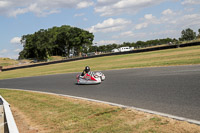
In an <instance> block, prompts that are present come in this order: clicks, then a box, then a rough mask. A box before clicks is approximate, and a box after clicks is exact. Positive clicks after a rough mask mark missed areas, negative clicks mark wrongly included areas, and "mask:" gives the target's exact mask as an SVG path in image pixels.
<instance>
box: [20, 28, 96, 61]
mask: <svg viewBox="0 0 200 133" xmlns="http://www.w3.org/2000/svg"><path fill="white" fill-rule="evenodd" d="M93 39H94V35H93V34H92V33H89V32H88V31H85V30H83V29H80V28H77V27H71V26H68V25H63V26H61V27H53V28H49V29H46V30H44V29H41V30H39V31H37V32H35V33H33V34H28V35H23V36H22V39H21V43H22V45H23V47H24V49H23V51H21V52H20V56H19V59H24V58H32V59H38V60H44V59H47V58H49V56H54V55H58V56H69V54H70V52H71V51H72V50H75V51H74V52H75V53H77V55H78V54H79V53H81V52H83V51H84V50H88V49H89V46H91V45H92V41H93Z"/></svg>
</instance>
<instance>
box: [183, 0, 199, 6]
mask: <svg viewBox="0 0 200 133" xmlns="http://www.w3.org/2000/svg"><path fill="white" fill-rule="evenodd" d="M181 4H182V5H198V4H200V1H199V0H184V1H183V2H181Z"/></svg>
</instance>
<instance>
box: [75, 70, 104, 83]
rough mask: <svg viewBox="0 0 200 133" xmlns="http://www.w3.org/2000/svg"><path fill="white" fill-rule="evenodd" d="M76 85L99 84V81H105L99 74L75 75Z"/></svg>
mask: <svg viewBox="0 0 200 133" xmlns="http://www.w3.org/2000/svg"><path fill="white" fill-rule="evenodd" d="M76 79H77V84H88V85H89V84H100V83H101V81H103V80H105V75H104V74H103V73H101V72H89V73H86V74H85V75H84V76H81V75H77V76H76Z"/></svg>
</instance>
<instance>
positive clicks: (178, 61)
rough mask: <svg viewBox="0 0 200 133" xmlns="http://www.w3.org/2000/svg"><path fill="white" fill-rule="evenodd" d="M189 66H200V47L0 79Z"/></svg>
mask: <svg viewBox="0 0 200 133" xmlns="http://www.w3.org/2000/svg"><path fill="white" fill-rule="evenodd" d="M189 64H200V46H192V47H186V48H177V49H169V50H160V51H154V52H145V53H136V54H127V55H117V56H108V57H99V58H93V59H86V60H81V61H73V62H67V63H60V64H54V65H48V66H40V67H34V68H26V69H18V70H12V71H5V72H2V73H1V74H0V79H6V78H17V77H26V76H38V75H47V74H59V73H70V72H81V71H82V70H83V68H84V67H85V66H86V65H89V66H90V67H91V69H92V70H93V71H96V70H111V69H125V68H136V67H155V66H171V65H189Z"/></svg>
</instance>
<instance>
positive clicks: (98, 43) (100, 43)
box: [95, 40, 121, 46]
mask: <svg viewBox="0 0 200 133" xmlns="http://www.w3.org/2000/svg"><path fill="white" fill-rule="evenodd" d="M113 43H115V44H121V42H120V41H118V40H101V41H97V42H96V43H95V45H97V46H102V45H107V44H113Z"/></svg>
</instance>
